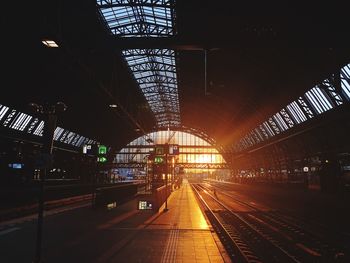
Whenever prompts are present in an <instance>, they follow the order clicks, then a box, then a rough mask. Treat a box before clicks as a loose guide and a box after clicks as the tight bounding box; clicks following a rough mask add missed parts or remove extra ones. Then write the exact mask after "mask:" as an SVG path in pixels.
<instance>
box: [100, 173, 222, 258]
mask: <svg viewBox="0 0 350 263" xmlns="http://www.w3.org/2000/svg"><path fill="white" fill-rule="evenodd" d="M167 207H168V211H166V212H164V208H165V206H164V205H163V206H162V207H161V208H160V209H159V213H158V214H156V215H154V216H153V217H151V218H149V219H148V220H147V221H145V222H144V223H143V224H142V225H140V226H139V227H138V230H137V231H136V232H135V233H133V235H132V236H130V237H129V239H130V240H129V241H126V244H125V245H122V244H116V246H115V247H114V248H112V249H110V250H109V251H107V252H106V254H105V255H103V256H102V257H100V259H99V260H100V261H99V262H106V261H107V262H124V261H125V262H229V261H228V260H227V259H226V257H225V255H222V253H223V254H224V251H223V249H222V248H221V244H220V241H218V238H217V237H216V234H215V233H213V232H212V231H211V227H210V225H208V223H207V221H206V219H205V217H204V215H203V213H202V211H201V209H200V208H199V205H198V203H197V200H196V197H195V195H194V193H193V191H192V189H191V187H190V185H189V183H188V182H187V180H184V183H183V186H182V187H181V188H180V189H178V190H176V191H174V192H173V193H172V195H171V196H170V198H169V200H168V205H167ZM136 236H137V237H136ZM124 242H125V241H124ZM120 246H123V248H122V249H120ZM113 250H115V251H118V252H117V253H113Z"/></svg>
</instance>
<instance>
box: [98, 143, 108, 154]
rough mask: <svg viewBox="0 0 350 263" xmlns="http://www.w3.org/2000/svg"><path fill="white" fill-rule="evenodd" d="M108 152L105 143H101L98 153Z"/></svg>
mask: <svg viewBox="0 0 350 263" xmlns="http://www.w3.org/2000/svg"><path fill="white" fill-rule="evenodd" d="M106 153H107V147H106V146H105V145H99V146H98V154H106Z"/></svg>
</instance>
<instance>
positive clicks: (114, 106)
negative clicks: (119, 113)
mask: <svg viewBox="0 0 350 263" xmlns="http://www.w3.org/2000/svg"><path fill="white" fill-rule="evenodd" d="M109 107H110V108H117V107H118V105H117V104H109Z"/></svg>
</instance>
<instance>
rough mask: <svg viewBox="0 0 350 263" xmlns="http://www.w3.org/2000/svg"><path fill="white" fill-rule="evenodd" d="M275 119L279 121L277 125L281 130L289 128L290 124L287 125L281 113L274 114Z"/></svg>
mask: <svg viewBox="0 0 350 263" xmlns="http://www.w3.org/2000/svg"><path fill="white" fill-rule="evenodd" d="M273 119H274V120H275V122H276V123H277V125H278V127H279V129H280V130H282V131H285V130H288V126H287V124H286V122H285V121H284V120H283V118H282V116H281V114H280V113H276V114H275V115H274V116H273Z"/></svg>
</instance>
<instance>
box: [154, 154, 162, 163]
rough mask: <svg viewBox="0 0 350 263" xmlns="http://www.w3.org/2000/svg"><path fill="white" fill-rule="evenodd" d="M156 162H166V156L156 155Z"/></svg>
mask: <svg viewBox="0 0 350 263" xmlns="http://www.w3.org/2000/svg"><path fill="white" fill-rule="evenodd" d="M154 163H164V158H163V157H162V156H155V157H154Z"/></svg>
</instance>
